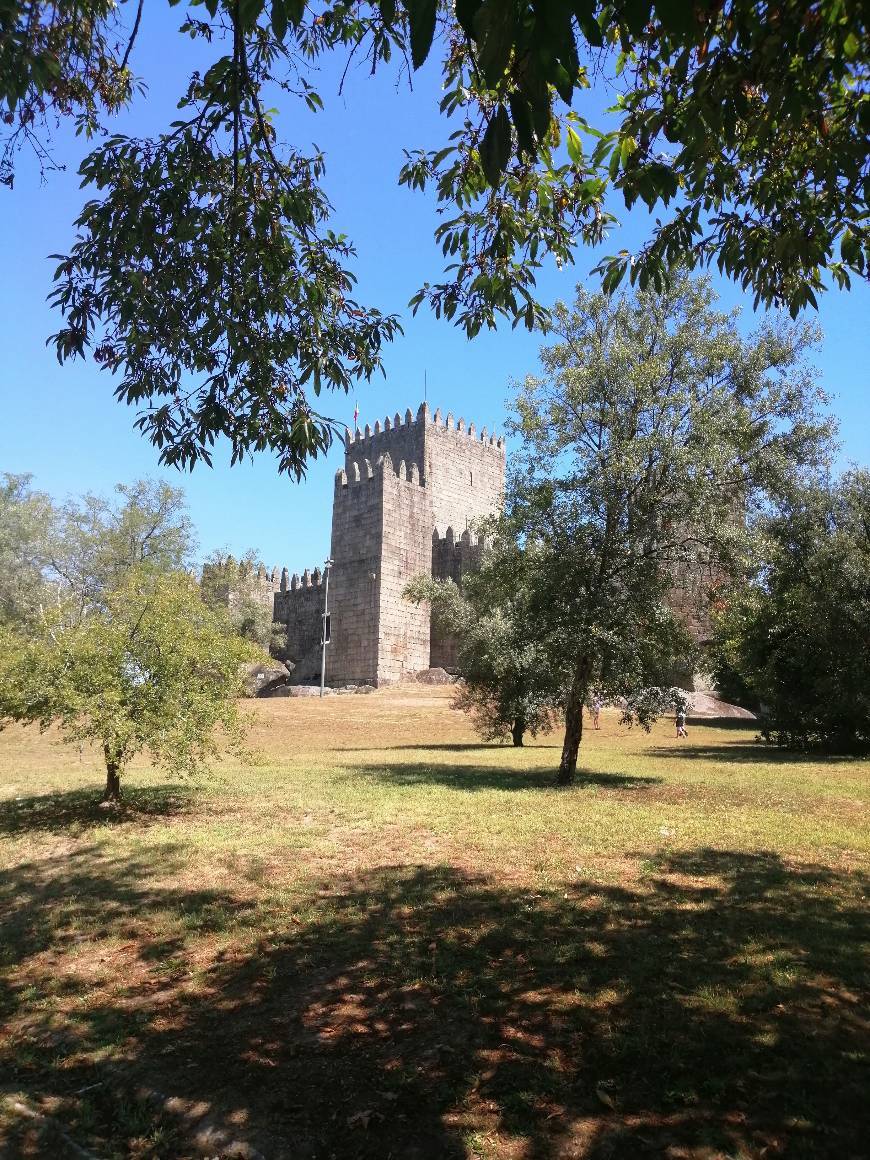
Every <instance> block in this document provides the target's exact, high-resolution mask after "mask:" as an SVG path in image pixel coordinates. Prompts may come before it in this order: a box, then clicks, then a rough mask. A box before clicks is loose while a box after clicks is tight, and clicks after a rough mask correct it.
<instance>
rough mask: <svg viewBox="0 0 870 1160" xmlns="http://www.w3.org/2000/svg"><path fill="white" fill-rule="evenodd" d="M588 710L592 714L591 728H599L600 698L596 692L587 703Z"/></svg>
mask: <svg viewBox="0 0 870 1160" xmlns="http://www.w3.org/2000/svg"><path fill="white" fill-rule="evenodd" d="M589 712H590V713H591V714H592V728H593V729H600V728H601V698H600V697H599V696H598V694H597V693H596V694H595V696H594V697H593V698H592V700H591V702H590V704H589Z"/></svg>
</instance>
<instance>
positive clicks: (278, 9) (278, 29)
mask: <svg viewBox="0 0 870 1160" xmlns="http://www.w3.org/2000/svg"><path fill="white" fill-rule="evenodd" d="M272 31H273V32H274V33H275V36H276V37H277V39H278V40H280V41H281V42H282V44H283V42H284V37H285V36H286V35H287V9H286V8H285V7H284V0H272Z"/></svg>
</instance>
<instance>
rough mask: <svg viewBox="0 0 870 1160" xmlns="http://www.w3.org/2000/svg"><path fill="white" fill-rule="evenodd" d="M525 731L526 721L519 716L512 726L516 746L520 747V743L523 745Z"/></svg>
mask: <svg viewBox="0 0 870 1160" xmlns="http://www.w3.org/2000/svg"><path fill="white" fill-rule="evenodd" d="M525 731H526V723H525V721H524V720H523V719H522V717H517V719H516V720H515V721H514V723H513V725H512V726H511V737H512V738H513V742H514V745H515V746H516V747H519V746H520V745H522V743H523V734H524V733H525Z"/></svg>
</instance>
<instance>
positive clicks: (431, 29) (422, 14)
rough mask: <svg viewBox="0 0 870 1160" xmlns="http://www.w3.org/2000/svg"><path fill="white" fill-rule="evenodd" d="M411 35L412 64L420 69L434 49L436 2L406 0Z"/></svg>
mask: <svg viewBox="0 0 870 1160" xmlns="http://www.w3.org/2000/svg"><path fill="white" fill-rule="evenodd" d="M406 7H407V9H408V24H409V26H410V34H411V64H412V65H413V66H414V68H415V69H417V68H419V67H420V66H421V65H422V64H423V62H424V61H425V59H426V57H427V56H428V55H429V49H430V48H431V47H432V38H433V37H434V36H435V15H436V12H437V7H438V5H437V2H436V0H406Z"/></svg>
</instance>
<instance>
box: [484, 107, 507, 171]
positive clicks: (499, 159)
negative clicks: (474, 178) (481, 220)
mask: <svg viewBox="0 0 870 1160" xmlns="http://www.w3.org/2000/svg"><path fill="white" fill-rule="evenodd" d="M510 155H511V122H510V118H509V117H508V115H507V110H506V109H505V107H504V105H499V107H498V109H497V110H496V113H495V116H494V117H493V118H492V120H491V121H490V123H489V124H488V125H487V127H486V132H485V133H484V135H483V141H481V143H480V163H481V165H482V166H483V172H484V174H485V175H486V180H487V181H488V182H489V184H490V185H491V186H493V188H495V187H496V186H497V185H498V184H499V183H500V181H501V175H502V173H504V171H505V169H506V168H507V164H508V161H509V160H510Z"/></svg>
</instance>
